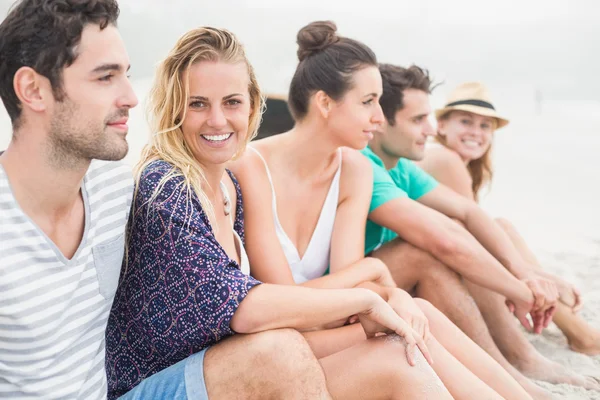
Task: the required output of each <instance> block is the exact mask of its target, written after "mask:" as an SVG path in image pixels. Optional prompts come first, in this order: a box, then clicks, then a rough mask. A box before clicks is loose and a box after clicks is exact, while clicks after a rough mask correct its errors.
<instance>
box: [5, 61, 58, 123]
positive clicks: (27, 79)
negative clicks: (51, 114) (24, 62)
mask: <svg viewBox="0 0 600 400" xmlns="http://www.w3.org/2000/svg"><path fill="white" fill-rule="evenodd" d="M13 88H14V90H15V94H16V95H17V98H18V99H19V101H20V102H21V108H29V109H31V110H33V111H34V112H42V111H45V110H46V109H47V107H48V101H50V100H54V94H53V93H52V85H51V84H50V80H49V79H48V78H46V77H45V76H42V75H40V74H38V73H37V72H35V70H34V69H33V68H31V67H21V68H19V69H18V70H17V72H16V73H15V76H14V78H13Z"/></svg>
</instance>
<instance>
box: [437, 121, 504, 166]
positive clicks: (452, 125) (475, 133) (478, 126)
mask: <svg viewBox="0 0 600 400" xmlns="http://www.w3.org/2000/svg"><path fill="white" fill-rule="evenodd" d="M496 125H497V122H496V120H495V119H494V118H492V117H485V116H483V115H478V114H474V113H470V112H466V111H458V110H457V111H451V112H450V113H448V114H446V115H445V116H443V117H442V118H441V119H439V120H438V134H439V135H440V136H443V137H444V138H445V142H446V146H447V147H449V148H450V149H452V150H454V151H456V152H457V153H458V154H459V155H460V157H461V158H462V159H463V160H464V161H465V162H469V161H472V160H477V159H479V158H481V157H483V155H484V154H485V153H486V151H487V150H488V149H489V148H490V146H491V145H492V137H493V134H494V129H495V128H496Z"/></svg>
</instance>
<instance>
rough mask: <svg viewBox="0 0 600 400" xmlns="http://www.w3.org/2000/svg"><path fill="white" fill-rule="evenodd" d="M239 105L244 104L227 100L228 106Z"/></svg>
mask: <svg viewBox="0 0 600 400" xmlns="http://www.w3.org/2000/svg"><path fill="white" fill-rule="evenodd" d="M238 104H242V102H241V101H239V100H237V99H231V100H227V105H228V106H237V105H238Z"/></svg>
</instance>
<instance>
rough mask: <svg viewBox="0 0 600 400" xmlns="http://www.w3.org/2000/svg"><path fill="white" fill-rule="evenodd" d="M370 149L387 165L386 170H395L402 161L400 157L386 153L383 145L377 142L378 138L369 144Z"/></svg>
mask: <svg viewBox="0 0 600 400" xmlns="http://www.w3.org/2000/svg"><path fill="white" fill-rule="evenodd" d="M369 148H370V149H371V151H373V153H375V154H376V155H377V157H379V158H380V159H381V161H383V165H385V168H386V169H388V170H389V169H392V168H394V167H395V166H396V165H397V164H398V161H399V160H400V157H398V156H397V155H396V154H390V153H389V152H387V151H385V149H384V148H383V146H382V145H381V143H379V141H378V140H377V137H375V138H373V140H371V142H370V143H369Z"/></svg>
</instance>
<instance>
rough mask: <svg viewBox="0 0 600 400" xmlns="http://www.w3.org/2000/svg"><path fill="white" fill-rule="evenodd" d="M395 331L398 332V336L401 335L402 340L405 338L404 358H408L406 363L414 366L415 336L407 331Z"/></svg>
mask: <svg viewBox="0 0 600 400" xmlns="http://www.w3.org/2000/svg"><path fill="white" fill-rule="evenodd" d="M396 333H398V335H399V336H401V337H403V338H404V340H406V359H407V360H408V363H409V364H410V365H411V366H413V367H414V366H415V365H416V364H417V363H416V360H415V355H416V353H415V351H416V350H417V343H416V341H415V338H414V337H413V335H412V334H411V333H408V332H402V333H400V332H396ZM415 336H416V334H415Z"/></svg>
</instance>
